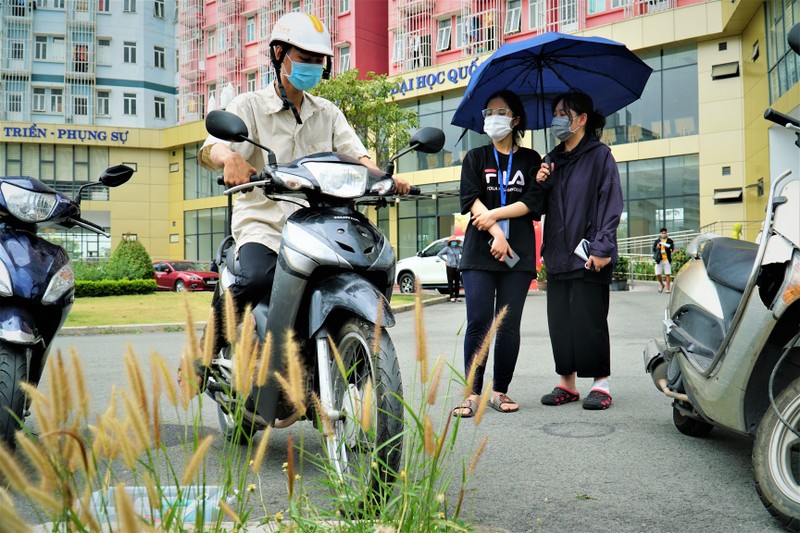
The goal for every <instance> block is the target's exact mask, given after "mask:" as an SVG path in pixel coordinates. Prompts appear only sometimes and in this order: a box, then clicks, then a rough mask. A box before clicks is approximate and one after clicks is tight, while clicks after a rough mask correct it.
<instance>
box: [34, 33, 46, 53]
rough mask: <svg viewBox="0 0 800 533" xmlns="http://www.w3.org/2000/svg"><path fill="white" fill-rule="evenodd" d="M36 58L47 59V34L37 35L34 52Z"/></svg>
mask: <svg viewBox="0 0 800 533" xmlns="http://www.w3.org/2000/svg"><path fill="white" fill-rule="evenodd" d="M33 54H34V55H33V57H34V59H47V36H46V35H37V36H36V44H35V46H34V52H33Z"/></svg>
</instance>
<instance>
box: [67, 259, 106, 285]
mask: <svg viewBox="0 0 800 533" xmlns="http://www.w3.org/2000/svg"><path fill="white" fill-rule="evenodd" d="M72 270H73V272H74V273H75V279H76V280H82V281H97V280H101V279H106V265H105V263H102V264H101V263H87V262H83V261H73V262H72Z"/></svg>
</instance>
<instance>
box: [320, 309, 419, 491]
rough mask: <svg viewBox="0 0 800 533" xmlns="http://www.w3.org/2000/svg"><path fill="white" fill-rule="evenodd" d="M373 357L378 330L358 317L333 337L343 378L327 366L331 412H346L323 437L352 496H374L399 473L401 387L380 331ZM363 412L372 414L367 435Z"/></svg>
mask: <svg viewBox="0 0 800 533" xmlns="http://www.w3.org/2000/svg"><path fill="white" fill-rule="evenodd" d="M378 331H379V332H380V342H379V345H378V350H377V353H375V354H373V355H372V356H370V352H371V351H372V349H373V346H375V343H376V338H375V336H376V327H375V326H374V325H373V324H370V323H368V322H366V321H364V320H361V319H360V318H355V317H354V318H349V319H348V320H346V321H345V322H344V324H342V326H341V328H340V329H339V331H338V333H337V334H336V336H335V337H334V342H335V344H336V346H337V348H338V350H339V353H340V355H341V358H342V363H343V364H344V368H345V374H346V375H344V376H343V375H342V372H341V371H340V369H339V366H338V364H337V363H336V362H335V361H332V362H331V388H332V390H331V397H332V398H333V406H332V407H333V409H334V410H335V411H340V412H342V413H343V414H344V417H343V419H342V420H337V421H333V423H332V425H333V432H332V434H329V435H327V436H326V438H325V444H326V448H327V452H328V456H329V457H330V458H331V459H332V460H333V461H334V464H335V465H338V467H337V470H338V471H339V472H340V474H341V475H342V477H343V480H344V482H345V483H348V484H349V485H350V486H351V487H352V488H353V489H354V490H355V491H356V492H362V493H363V490H364V488H370V489H372V490H373V491H375V492H373V496H375V495H379V494H383V493H384V492H385V491H384V490H383V489H386V488H388V485H389V484H390V483H391V481H392V480H393V479H394V477H395V476H396V475H397V473H398V470H399V466H400V456H401V454H402V447H403V446H402V437H401V432H402V431H403V414H404V409H403V404H402V402H401V398H402V396H403V385H402V379H401V376H400V366H399V364H398V362H397V353H396V352H395V349H394V344H393V343H392V340H391V338H390V337H389V335H388V333H387V332H386V330H385V329H384V328H380V329H379V330H378ZM370 380H371V381H372V387H373V392H372V399H371V401H370V404H369V405H365V401H367V399H368V398H367V394H366V390H367V383H368V381H370ZM364 409H369V410H370V411H371V417H370V422H369V426H368V431H365V430H364V428H363V427H362V425H361V422H362V421H363V420H364V418H365V417H362V415H363V413H364Z"/></svg>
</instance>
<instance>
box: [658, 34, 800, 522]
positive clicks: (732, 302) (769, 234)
mask: <svg viewBox="0 0 800 533" xmlns="http://www.w3.org/2000/svg"><path fill="white" fill-rule="evenodd" d="M793 32H794V41H790V44H792V43H793V49H794V50H795V51H796V52H797V53H798V54H800V42H798V41H800V24H799V25H797V26H796V27H795V28H794V30H793ZM764 118H766V119H768V120H771V121H772V122H775V123H776V124H780V125H782V126H784V127H786V128H788V129H790V130H793V131H794V132H796V135H797V142H796V144H797V147H798V148H800V120H798V119H795V118H792V117H789V116H786V115H783V114H781V113H778V112H775V111H773V110H772V109H767V111H766V112H765V114H764ZM686 252H687V255H689V256H690V258H691V259H690V260H689V262H687V263H686V265H685V266H684V267H683V268H682V269H681V271H680V273H679V275H678V276H677V278H676V280H675V283H674V284H673V289H672V294H671V298H670V302H669V307H668V309H667V310H666V312H665V318H664V341H663V342H662V341H661V340H660V339H653V340H651V341H650V342H649V343H648V345H647V347H646V348H645V351H644V363H645V369H646V370H647V372H649V373H650V374H651V376H652V378H653V382H654V383H655V384H656V387H657V388H658V389H659V390H660V391H662V392H663V393H664V394H666V395H667V396H669V397H670V398H672V399H673V402H672V419H673V421H674V423H675V426H676V427H677V428H678V430H679V431H680V432H681V433H684V434H686V435H690V436H693V437H703V436H706V435H708V433H709V432H710V431H711V430H712V429H713V428H714V426H720V427H723V428H726V429H729V430H732V431H735V432H738V433H741V434H745V435H749V436H751V437H755V442H754V445H753V472H754V476H755V482H756V489H757V490H758V493H759V495H760V496H761V501H762V502H763V503H764V505H765V506H766V507H767V509H768V510H769V512H770V513H772V515H773V516H775V517H776V518H777V519H778V520H779V521H780V522H781V523H782V524H783V525H784V526H785V527H787V528H788V529H791V530H793V531H798V530H800V431H799V430H800V176H798V175H792V173H791V171H786V172H784V173H783V174H781V175H779V176H777V177H776V178H774V179H773V180H772V183H771V186H770V193H769V200H768V204H767V211H766V217H765V219H764V224H763V226H762V228H761V233H760V235H759V237H758V239H757V242H756V243H755V244H754V243H750V242H745V241H740V240H737V239H731V238H725V237H717V236H715V235H710V234H706V235H701V236H699V237H698V238H696V239H695V240H694V241H693V242H692V243H691V244H690V245H689V247H688V248H687V250H686Z"/></svg>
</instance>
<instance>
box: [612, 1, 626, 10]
mask: <svg viewBox="0 0 800 533" xmlns="http://www.w3.org/2000/svg"><path fill="white" fill-rule="evenodd" d="M629 2H630V0H611V9H619V8H621V7H625V6H627V5H628V3H629Z"/></svg>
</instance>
